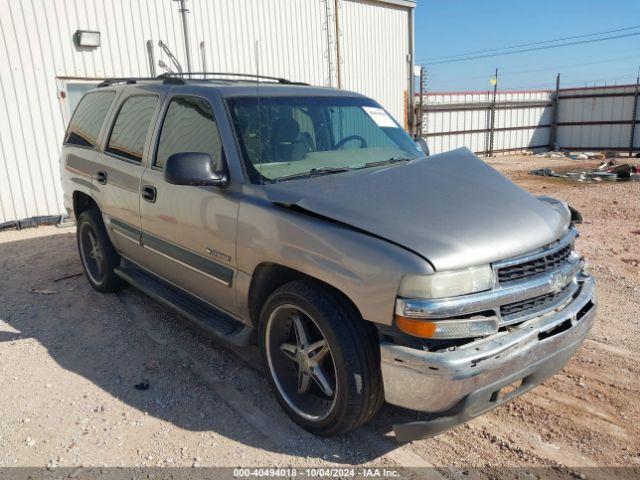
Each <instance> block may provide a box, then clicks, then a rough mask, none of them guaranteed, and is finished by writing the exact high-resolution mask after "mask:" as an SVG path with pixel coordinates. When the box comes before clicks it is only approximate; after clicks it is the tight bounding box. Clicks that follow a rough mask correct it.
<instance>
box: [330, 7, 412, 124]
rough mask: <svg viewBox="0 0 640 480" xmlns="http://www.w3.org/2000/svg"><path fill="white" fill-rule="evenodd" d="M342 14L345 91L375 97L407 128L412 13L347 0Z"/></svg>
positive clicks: (340, 15)
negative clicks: (406, 108)
mask: <svg viewBox="0 0 640 480" xmlns="http://www.w3.org/2000/svg"><path fill="white" fill-rule="evenodd" d="M341 5H342V8H341V10H340V11H339V12H338V15H339V19H340V30H341V32H340V33H341V37H340V45H341V49H340V50H341V54H342V59H341V60H342V62H341V68H342V72H343V74H342V77H343V79H344V80H343V88H346V89H347V90H355V91H356V92H360V93H364V94H365V95H367V96H369V97H372V98H375V99H376V100H377V101H378V102H380V104H382V106H383V107H385V108H386V109H387V110H388V111H389V113H391V115H393V116H394V117H395V119H396V120H397V121H398V122H399V123H400V124H401V125H404V115H405V114H404V112H405V99H404V98H405V97H404V92H406V90H407V55H408V54H409V22H408V13H407V12H408V11H407V9H405V8H402V7H398V6H395V5H390V4H386V5H383V4H381V3H378V2H370V1H343V2H341Z"/></svg>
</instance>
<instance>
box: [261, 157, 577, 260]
mask: <svg viewBox="0 0 640 480" xmlns="http://www.w3.org/2000/svg"><path fill="white" fill-rule="evenodd" d="M264 188H265V189H266V194H267V196H268V198H269V199H270V200H271V201H272V202H274V203H276V204H279V205H283V206H286V207H290V208H295V209H296V210H298V211H303V212H307V213H310V214H315V215H318V216H321V217H325V218H328V219H331V220H334V221H336V222H340V223H342V224H345V225H348V226H351V227H354V228H356V229H358V230H361V231H364V232H367V233H369V234H372V235H375V236H378V237H381V238H384V239H386V240H388V241H391V242H393V243H396V244H399V245H401V246H403V247H405V248H407V249H409V250H412V251H413V252H415V253H417V254H419V255H420V256H422V257H424V258H425V259H427V260H428V261H429V262H430V263H431V264H432V265H433V267H434V268H435V269H436V270H440V271H441V270H451V269H457V268H464V267H468V266H472V265H479V264H486V263H490V262H492V261H495V260H501V259H504V258H508V257H512V256H515V255H520V254H523V253H526V252H528V251H531V250H534V249H536V248H539V247H541V246H543V245H546V244H548V243H551V242H553V241H554V240H556V239H558V238H559V237H560V236H561V235H562V233H563V232H564V231H566V229H567V228H568V226H569V223H570V213H569V211H568V209H567V208H566V206H565V205H564V204H562V203H561V202H557V201H556V202H554V201H553V200H552V199H549V198H548V197H546V198H540V199H538V198H536V197H534V196H533V195H531V194H529V193H528V192H526V191H525V190H523V189H522V188H520V187H518V186H517V185H515V184H514V183H513V182H511V181H510V180H509V179H507V178H506V177H505V176H503V175H502V174H500V173H499V172H498V171H496V170H495V169H493V168H492V167H490V166H489V165H487V164H486V163H485V162H483V161H482V160H481V159H479V158H478V157H477V156H475V155H474V154H473V153H472V152H471V151H470V150H468V149H466V148H461V149H457V150H453V151H450V152H446V153H441V154H438V155H433V156H431V157H427V158H424V159H420V160H415V161H412V162H409V163H400V164H393V165H389V166H385V167H380V168H369V169H363V170H354V171H350V172H344V173H338V174H331V175H324V176H318V177H311V178H308V179H302V180H294V181H286V182H282V183H274V184H269V185H265V187H264Z"/></svg>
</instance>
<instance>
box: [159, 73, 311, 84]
mask: <svg viewBox="0 0 640 480" xmlns="http://www.w3.org/2000/svg"><path fill="white" fill-rule="evenodd" d="M194 75H196V76H202V77H204V78H197V79H193V78H192V80H209V79H208V78H206V77H207V76H210V77H240V78H239V79H238V78H223V79H220V80H225V81H229V82H233V81H242V80H244V79H256V80H258V79H259V80H269V81H272V82H277V83H282V84H285V85H309V84H308V83H304V82H293V81H291V80H288V79H286V78H281V77H269V76H267V75H255V74H252V73H231V72H169V73H163V74H161V75H158V78H163V79H175V80H179V79H182V78H184V77H192V76H194ZM211 80H214V79H211Z"/></svg>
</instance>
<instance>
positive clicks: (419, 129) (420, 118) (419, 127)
mask: <svg viewBox="0 0 640 480" xmlns="http://www.w3.org/2000/svg"><path fill="white" fill-rule="evenodd" d="M424 82H425V78H424V67H420V103H419V105H420V106H419V107H418V120H417V121H416V130H417V135H418V136H419V137H422V135H423V133H424V128H423V125H422V123H423V120H424Z"/></svg>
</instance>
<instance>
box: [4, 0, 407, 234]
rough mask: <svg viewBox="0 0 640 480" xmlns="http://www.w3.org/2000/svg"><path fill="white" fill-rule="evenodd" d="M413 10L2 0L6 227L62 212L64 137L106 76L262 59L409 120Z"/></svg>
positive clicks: (270, 71) (240, 68)
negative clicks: (82, 103) (89, 91)
mask: <svg viewBox="0 0 640 480" xmlns="http://www.w3.org/2000/svg"><path fill="white" fill-rule="evenodd" d="M414 6H415V2H414V1H408V0H375V1H374V0H186V1H177V2H176V1H175V0H0V94H1V95H2V96H1V98H0V100H1V101H0V225H5V224H7V223H12V222H16V221H19V220H23V219H29V218H33V217H48V216H56V215H61V214H62V213H63V210H64V208H63V204H62V193H61V185H60V173H59V160H58V157H59V149H60V146H61V142H62V138H63V135H64V130H65V128H66V125H67V122H68V121H69V118H70V116H71V113H72V112H73V109H74V107H75V105H76V104H77V102H78V100H79V98H80V96H81V95H82V93H83V92H84V91H86V90H87V89H89V88H92V87H93V86H94V85H96V84H97V83H98V81H99V80H100V79H102V78H106V77H123V76H143V77H146V76H155V75H158V74H161V73H164V72H166V71H174V72H175V71H179V70H180V69H182V70H183V71H187V70H188V65H189V64H190V65H191V71H217V72H238V73H239V72H245V73H256V63H257V62H256V57H257V58H258V59H259V62H258V64H259V69H260V74H263V75H273V76H279V77H286V78H289V79H291V80H297V81H303V82H308V83H310V84H313V85H326V86H333V87H340V88H345V89H349V90H354V91H357V92H360V93H363V94H365V95H368V96H370V97H373V98H374V99H376V100H377V101H379V102H380V103H381V104H382V105H383V106H384V107H385V108H386V109H387V110H389V112H390V113H391V114H392V115H394V116H395V117H396V119H397V120H398V121H399V122H400V123H405V124H406V123H407V122H408V121H410V120H409V118H408V115H407V106H406V102H407V99H408V98H413V95H412V91H411V90H412V88H413V86H412V72H413V65H412V63H413V62H412V58H413V8H414ZM184 7H186V10H187V11H184V10H185V8H184ZM185 25H186V28H185ZM185 31H186V32H185ZM97 32H99V33H97ZM185 33H186V34H185ZM256 42H257V44H256ZM187 45H188V47H187ZM256 45H257V48H256Z"/></svg>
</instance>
